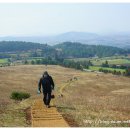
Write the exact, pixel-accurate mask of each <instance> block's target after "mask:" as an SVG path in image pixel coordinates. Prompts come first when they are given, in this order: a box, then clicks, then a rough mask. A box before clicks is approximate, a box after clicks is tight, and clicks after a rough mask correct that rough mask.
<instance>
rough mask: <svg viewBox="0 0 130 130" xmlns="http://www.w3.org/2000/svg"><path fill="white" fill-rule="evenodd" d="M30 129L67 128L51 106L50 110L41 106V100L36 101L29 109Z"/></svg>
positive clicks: (60, 116)
mask: <svg viewBox="0 0 130 130" xmlns="http://www.w3.org/2000/svg"><path fill="white" fill-rule="evenodd" d="M31 117H32V127H69V125H68V124H67V122H66V121H65V120H64V118H63V117H62V115H61V114H60V113H59V112H58V111H57V108H56V107H55V106H53V101H52V104H51V107H50V108H46V106H45V105H43V101H42V100H41V99H36V100H35V101H34V104H33V106H32V108H31Z"/></svg>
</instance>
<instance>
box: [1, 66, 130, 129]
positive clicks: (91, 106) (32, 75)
mask: <svg viewBox="0 0 130 130" xmlns="http://www.w3.org/2000/svg"><path fill="white" fill-rule="evenodd" d="M45 70H47V71H48V72H49V73H50V75H52V77H53V78H54V81H55V84H56V87H55V94H56V99H55V104H56V106H57V108H58V110H59V111H61V112H62V114H63V115H64V117H65V119H67V120H69V121H71V123H74V122H76V124H78V125H79V126H87V127H95V126H101V127H102V126H108V127H110V126H113V127H117V126H123V127H125V126H129V124H128V123H123V121H127V120H129V118H130V116H129V114H130V88H129V85H130V80H129V78H127V77H122V76H113V75H111V74H107V75H106V74H99V75H98V76H97V74H96V73H89V72H82V71H77V70H74V69H68V68H63V67H60V66H48V67H47V68H46V66H44V65H19V66H11V67H2V68H0V95H1V99H0V126H8V127H9V126H17V127H18V126H19V127H22V126H30V123H29V122H28V120H27V119H28V118H29V117H27V115H26V113H25V112H26V111H27V110H28V109H27V108H29V107H30V106H31V104H32V103H33V101H34V99H36V98H42V95H37V93H36V92H37V83H38V80H39V78H40V77H41V75H42V73H43V72H44V71H45ZM12 91H23V92H29V93H30V94H31V97H30V98H29V99H26V100H23V101H21V102H15V101H13V100H11V99H10V94H11V93H12ZM61 93H62V94H63V97H61V96H58V95H60V94H61ZM100 120H101V121H103V120H104V121H108V122H109V121H112V120H114V121H121V122H120V123H105V122H104V123H103V122H102V123H101V122H99V121H100ZM73 121H74V122H73ZM88 121H90V122H91V123H90V122H89V123H88ZM96 121H97V122H96Z"/></svg>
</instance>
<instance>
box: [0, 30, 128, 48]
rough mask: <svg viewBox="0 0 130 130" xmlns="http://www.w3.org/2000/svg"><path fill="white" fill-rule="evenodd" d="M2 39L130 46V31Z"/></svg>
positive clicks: (71, 33) (5, 38)
mask: <svg viewBox="0 0 130 130" xmlns="http://www.w3.org/2000/svg"><path fill="white" fill-rule="evenodd" d="M0 41H26V42H36V43H42V44H43V43H44V44H46V43H47V44H49V45H55V44H58V43H62V42H66V41H69V42H80V43H83V44H89V45H107V46H115V47H120V48H130V33H115V34H107V35H99V34H96V33H89V32H66V33H62V34H59V35H52V36H8V37H0Z"/></svg>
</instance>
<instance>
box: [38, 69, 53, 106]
mask: <svg viewBox="0 0 130 130" xmlns="http://www.w3.org/2000/svg"><path fill="white" fill-rule="evenodd" d="M41 86H42V91H43V102H44V104H45V105H46V107H47V108H49V107H50V101H51V93H52V90H54V81H53V79H52V77H51V76H50V75H49V74H48V72H47V71H45V72H44V73H43V76H42V77H41V78H40V80H39V83H38V91H39V92H40V93H41Z"/></svg>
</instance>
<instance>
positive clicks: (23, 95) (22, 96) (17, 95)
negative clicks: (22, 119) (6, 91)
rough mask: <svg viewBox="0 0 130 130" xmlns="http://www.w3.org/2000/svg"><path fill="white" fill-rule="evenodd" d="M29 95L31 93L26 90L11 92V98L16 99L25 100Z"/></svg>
mask: <svg viewBox="0 0 130 130" xmlns="http://www.w3.org/2000/svg"><path fill="white" fill-rule="evenodd" d="M29 97H30V94H29V93H25V92H12V93H11V99H14V100H23V99H27V98H29Z"/></svg>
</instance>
